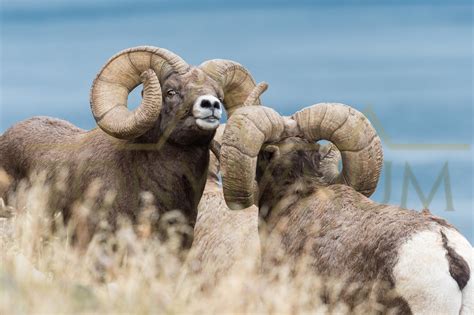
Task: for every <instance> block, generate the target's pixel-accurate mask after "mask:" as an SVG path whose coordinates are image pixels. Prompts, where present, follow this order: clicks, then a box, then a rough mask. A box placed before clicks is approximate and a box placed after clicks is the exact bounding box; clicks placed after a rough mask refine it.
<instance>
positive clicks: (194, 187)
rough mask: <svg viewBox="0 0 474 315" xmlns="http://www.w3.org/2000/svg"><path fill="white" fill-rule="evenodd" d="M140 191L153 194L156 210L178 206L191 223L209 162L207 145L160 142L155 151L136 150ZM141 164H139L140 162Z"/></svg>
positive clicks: (167, 209)
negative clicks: (180, 144) (181, 144)
mask: <svg viewBox="0 0 474 315" xmlns="http://www.w3.org/2000/svg"><path fill="white" fill-rule="evenodd" d="M136 158H137V159H138V160H140V161H141V162H139V163H137V164H138V168H139V169H140V170H139V171H138V172H137V174H136V175H137V178H138V181H139V186H140V188H141V190H142V191H149V192H152V194H153V195H154V197H155V202H156V205H157V207H158V209H159V210H160V212H167V211H171V210H181V212H182V213H184V214H185V216H186V217H187V219H188V221H189V222H190V223H192V224H194V222H195V219H196V215H197V205H198V203H199V200H200V198H201V196H202V192H203V190H204V185H205V183H206V178H207V169H208V164H209V146H203V145H200V146H179V145H175V144H170V143H168V142H166V143H164V144H163V145H162V146H160V147H159V148H158V147H157V148H156V151H150V152H146V151H144V152H137V156H136ZM141 165H142V166H141Z"/></svg>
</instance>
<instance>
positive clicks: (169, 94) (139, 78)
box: [91, 46, 255, 145]
mask: <svg viewBox="0 0 474 315" xmlns="http://www.w3.org/2000/svg"><path fill="white" fill-rule="evenodd" d="M141 83H143V92H142V96H143V100H142V103H141V104H140V106H138V107H137V109H135V110H134V111H130V110H128V108H127V98H128V94H129V93H130V92H131V91H132V90H133V89H134V88H135V87H137V86H138V85H139V84H141ZM254 86H255V83H254V81H253V79H252V77H251V76H250V74H249V73H248V71H247V70H246V69H245V68H244V67H242V66H241V65H240V64H238V63H235V62H233V61H228V60H210V61H207V62H205V63H203V64H201V65H200V66H198V67H193V66H190V65H188V64H187V63H186V62H185V61H184V60H183V59H181V58H180V57H179V56H177V55H176V54H174V53H172V52H170V51H168V50H165V49H162V48H156V47H148V46H143V47H135V48H131V49H126V50H124V51H122V52H119V53H118V54H116V55H115V56H113V57H112V58H111V59H110V60H109V61H108V62H107V63H106V64H105V66H104V67H103V68H102V70H101V71H100V72H99V74H98V75H97V77H96V79H95V80H94V83H93V86H92V90H91V107H92V112H93V114H94V118H95V119H96V121H97V124H98V125H99V127H100V128H101V129H102V130H104V131H105V132H106V133H108V134H109V135H112V136H114V137H116V138H120V139H134V138H138V137H143V138H144V139H143V140H144V142H155V141H156V139H159V138H161V139H165V140H167V141H171V142H174V143H177V144H182V145H188V144H203V143H208V142H210V141H211V139H212V137H213V136H214V132H215V130H216V129H217V127H218V126H219V120H220V119H221V116H222V112H223V110H224V108H225V109H226V110H227V112H228V114H229V115H231V114H232V112H233V111H234V110H235V109H236V108H238V107H239V106H241V105H242V104H243V103H244V101H245V97H246V96H247V95H248V93H249V90H251V89H252V88H253V87H254ZM140 142H142V141H140Z"/></svg>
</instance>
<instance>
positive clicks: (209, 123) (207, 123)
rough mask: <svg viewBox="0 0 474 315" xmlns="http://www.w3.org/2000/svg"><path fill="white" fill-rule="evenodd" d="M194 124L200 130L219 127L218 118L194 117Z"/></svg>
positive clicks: (210, 129) (211, 129)
mask: <svg viewBox="0 0 474 315" xmlns="http://www.w3.org/2000/svg"><path fill="white" fill-rule="evenodd" d="M196 125H198V127H199V128H201V129H202V130H209V131H213V130H216V129H217V127H219V119H217V118H215V117H212V118H196Z"/></svg>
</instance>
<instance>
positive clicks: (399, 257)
mask: <svg viewBox="0 0 474 315" xmlns="http://www.w3.org/2000/svg"><path fill="white" fill-rule="evenodd" d="M322 139H325V140H328V141H331V142H332V143H333V144H334V145H335V146H336V147H337V149H338V151H340V154H341V155H342V165H343V166H342V171H341V172H339V171H338V166H337V160H338V159H337V155H338V154H339V152H338V151H337V150H335V149H334V148H331V147H322V148H320V146H319V145H318V144H316V143H315V141H318V140H322ZM328 148H329V149H328ZM220 160H221V171H222V177H223V189H224V195H225V199H226V202H227V204H228V205H229V207H230V208H232V209H241V208H245V207H248V206H249V205H251V204H252V203H254V200H255V201H256V202H257V204H258V206H259V209H260V215H261V216H262V217H263V218H264V220H265V221H266V223H267V225H268V228H269V229H270V231H271V232H270V233H275V234H276V233H277V232H278V233H281V246H282V247H283V250H284V252H286V253H287V254H288V255H289V256H290V257H293V258H294V259H295V260H289V261H290V262H291V261H296V258H301V257H306V258H307V259H309V262H310V266H311V267H310V268H312V270H313V271H314V272H316V273H318V274H321V275H323V276H328V277H338V278H344V279H346V280H347V281H348V283H352V284H355V283H363V284H365V286H366V287H367V286H369V288H370V287H371V288H372V294H373V293H374V290H375V291H376V292H375V293H376V296H377V301H378V302H379V303H380V304H382V305H384V306H385V307H388V308H392V307H397V308H398V311H399V312H401V313H410V312H413V313H416V314H459V313H461V314H472V313H473V312H474V292H473V291H474V288H473V287H474V284H473V280H472V279H471V278H472V277H471V272H472V268H473V267H474V261H473V249H472V247H471V245H470V244H469V242H468V241H467V240H466V239H465V238H464V237H463V236H462V235H461V234H460V233H459V232H458V231H457V230H456V229H455V228H454V227H453V226H451V225H450V224H449V223H447V222H446V221H444V220H443V219H441V218H438V217H435V216H433V215H431V214H430V213H429V212H428V211H424V212H421V213H420V212H416V211H411V210H406V209H402V208H399V207H396V206H389V205H383V204H378V203H375V202H373V201H371V200H370V199H368V198H367V197H368V196H370V195H371V194H372V192H373V191H374V189H375V188H376V184H377V181H378V178H379V175H380V171H381V166H382V148H381V143H380V140H379V138H378V136H377V135H376V132H375V130H374V129H373V127H372V126H371V124H370V123H369V121H368V120H367V119H366V118H365V117H364V116H363V115H362V114H361V113H359V112H358V111H356V110H354V109H352V108H350V107H348V106H345V105H342V104H333V103H322V104H318V105H314V106H311V107H308V108H306V109H303V110H301V111H299V112H297V113H296V114H294V115H293V116H291V117H281V116H280V115H279V114H278V113H276V112H275V111H274V110H272V109H269V108H266V107H263V106H256V107H252V106H249V107H244V108H241V109H239V110H237V111H235V112H234V115H233V116H232V117H231V118H230V119H229V121H228V122H227V126H226V130H225V132H224V135H223V140H222V147H221V159H220ZM255 179H256V181H255ZM344 184H345V185H344ZM262 250H263V251H264V252H266V253H267V252H271V251H272V249H268V248H265V245H264V244H262ZM265 257H266V254H265V255H264V258H263V259H264V261H265V259H266V258H265ZM381 283H385V284H387V286H385V288H386V289H385V290H383V289H382V287H383V286H382V287H381V288H380V290H377V289H374V288H376V287H373V286H372V285H375V284H381ZM353 289H354V286H346V290H345V291H344V292H343V296H344V295H345V299H346V300H347V302H348V303H349V304H351V305H353V306H355V305H356V304H357V303H358V302H357V300H358V298H357V297H359V298H360V297H364V295H363V292H366V291H363V289H361V288H359V289H360V290H355V291H354V290H353ZM389 289H390V290H389ZM393 289H394V290H393ZM388 292H390V294H389V293H388ZM394 292H395V293H396V294H395V295H393V294H392V293H394ZM366 293H367V292H366ZM365 297H367V296H365Z"/></svg>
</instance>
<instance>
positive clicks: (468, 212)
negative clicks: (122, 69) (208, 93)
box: [0, 0, 474, 243]
mask: <svg viewBox="0 0 474 315" xmlns="http://www.w3.org/2000/svg"><path fill="white" fill-rule="evenodd" d="M445 3H447V2H445V1H434V2H429V1H411V2H408V1H407V2H404V1H388V2H385V4H384V5H381V4H379V2H377V1H369V2H366V4H364V5H358V4H357V2H355V1H344V2H342V1H339V2H334V1H319V2H315V1H309V0H307V1H292V2H285V1H260V2H258V4H254V1H240V2H235V3H229V2H222V1H212V0H207V1H200V2H197V1H190V0H189V1H143V0H138V1H133V0H118V1H92V0H83V1H76V2H74V1H60V0H43V1H33V0H11V1H4V2H3V5H2V16H1V24H0V25H1V82H0V86H1V102H0V106H1V107H0V132H2V131H4V130H5V129H6V128H8V127H9V126H11V125H12V124H13V123H15V122H17V121H19V120H22V119H25V118H28V117H31V116H34V115H49V116H55V117H60V118H63V119H67V120H69V121H71V122H73V123H74V124H76V125H78V126H80V127H82V128H92V127H93V126H94V120H93V118H92V116H91V114H90V110H89V99H88V97H89V88H90V85H91V82H92V79H93V78H94V76H95V74H96V72H97V71H98V70H99V69H100V67H101V66H102V64H103V63H104V62H105V61H106V60H107V58H109V57H110V56H111V55H112V54H114V53H115V52H117V51H119V50H121V49H123V48H126V47H130V46H135V45H142V44H149V45H155V46H160V47H165V48H167V49H170V50H172V51H174V52H176V53H178V54H179V55H181V56H182V57H183V58H184V59H185V60H187V61H188V62H189V63H191V64H199V63H201V62H202V61H204V60H206V59H211V58H227V59H233V60H236V61H238V62H240V63H242V64H244V65H246V66H247V67H248V68H249V69H250V71H251V72H252V74H253V75H254V77H255V78H256V80H257V81H263V80H265V81H267V82H268V83H269V84H270V88H269V90H268V91H267V92H266V94H265V95H264V97H263V101H264V103H265V104H266V105H268V106H272V107H274V108H276V109H277V110H278V111H280V112H281V113H282V114H291V113H293V112H294V111H296V110H297V109H299V108H302V107H304V106H308V105H311V104H313V103H318V102H329V101H331V102H343V103H346V104H348V105H351V106H354V107H355V108H357V109H359V110H361V111H363V112H365V113H367V115H368V116H369V117H371V120H372V122H373V123H374V125H375V126H376V128H377V130H378V132H379V134H381V135H383V139H382V140H383V145H384V152H385V160H386V162H388V164H387V165H391V175H390V176H387V175H389V172H388V166H387V165H386V166H387V168H385V170H384V174H383V177H382V180H381V182H380V185H379V187H378V189H377V192H376V194H375V195H374V197H373V199H375V200H377V201H384V202H387V201H388V202H389V203H393V204H401V203H402V192H403V187H404V178H405V177H406V176H405V174H406V171H407V165H408V168H409V169H410V170H411V171H412V173H413V175H414V177H415V178H416V180H417V182H418V184H419V189H420V190H421V192H422V194H424V197H423V198H425V200H428V199H429V198H428V196H429V194H430V191H431V189H432V187H433V185H434V183H435V182H436V179H437V178H438V176H439V175H440V174H442V173H441V171H442V169H443V167H444V165H445V164H446V163H448V164H447V171H448V172H447V173H448V175H449V178H448V181H447V184H445V182H443V181H442V182H440V185H439V188H438V190H436V191H435V192H434V193H433V196H432V200H431V202H430V203H429V208H430V209H431V210H432V212H434V213H436V214H437V215H440V216H442V217H445V218H447V219H448V220H449V221H451V222H452V223H453V224H455V225H456V226H457V227H458V228H459V229H460V230H461V231H462V232H463V234H464V235H466V236H467V238H468V239H470V240H471V243H472V242H473V240H474V233H473V227H474V222H473V180H472V178H473V102H472V90H473V81H472V75H473V59H472V58H473V51H472V50H473V37H472V26H473V24H472V18H473V10H472V4H471V2H470V1H454V2H449V4H445ZM131 99H132V101H135V102H136V101H137V96H136V95H134V96H133V97H132V98H131ZM420 144H422V145H420ZM423 144H434V145H433V146H429V147H428V148H426V147H423ZM438 144H439V145H438ZM444 175H446V173H444ZM387 177H389V180H388V181H386V178H387ZM443 179H446V177H443ZM386 182H387V183H389V186H390V189H389V190H388V189H387V186H386V185H385V183H386ZM408 183H409V184H408V189H407V192H408V196H407V204H406V205H407V207H409V208H413V209H422V208H423V207H424V205H423V203H422V201H421V199H423V198H420V195H419V194H417V192H416V189H415V187H414V185H413V183H412V182H410V181H408ZM405 186H406V185H405ZM446 189H447V190H448V198H447V196H446V193H445V191H446ZM449 191H451V193H449ZM387 192H389V193H390V194H388V193H387ZM388 195H389V198H386V196H388ZM450 197H451V198H452V209H450V208H451V207H450V206H447V200H449V198H450ZM426 204H427V202H425V205H426ZM447 208H448V210H447Z"/></svg>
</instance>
